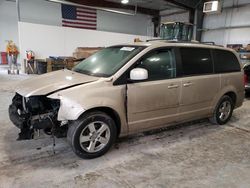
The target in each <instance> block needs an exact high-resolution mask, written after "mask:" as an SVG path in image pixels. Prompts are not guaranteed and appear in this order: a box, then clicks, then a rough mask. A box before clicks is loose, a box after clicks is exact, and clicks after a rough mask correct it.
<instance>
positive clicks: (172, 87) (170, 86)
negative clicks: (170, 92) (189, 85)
mask: <svg viewBox="0 0 250 188" xmlns="http://www.w3.org/2000/svg"><path fill="white" fill-rule="evenodd" d="M178 87H179V86H178V85H169V86H168V89H174V88H178Z"/></svg>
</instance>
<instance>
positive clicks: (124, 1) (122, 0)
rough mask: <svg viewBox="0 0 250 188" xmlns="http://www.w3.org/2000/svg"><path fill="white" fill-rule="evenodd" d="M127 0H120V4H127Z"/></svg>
mask: <svg viewBox="0 0 250 188" xmlns="http://www.w3.org/2000/svg"><path fill="white" fill-rule="evenodd" d="M128 2H129V0H121V3H122V4H128Z"/></svg>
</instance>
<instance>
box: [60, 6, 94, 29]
mask: <svg viewBox="0 0 250 188" xmlns="http://www.w3.org/2000/svg"><path fill="white" fill-rule="evenodd" d="M62 26H63V27H74V28H80V29H93V30H96V10H95V9H88V8H83V7H78V6H72V5H64V4H62Z"/></svg>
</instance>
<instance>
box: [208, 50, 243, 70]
mask: <svg viewBox="0 0 250 188" xmlns="http://www.w3.org/2000/svg"><path fill="white" fill-rule="evenodd" d="M213 56H214V69H215V72H216V73H224V72H235V71H240V65H239V62H238V59H237V58H236V56H235V55H234V54H233V53H232V52H229V51H226V50H213Z"/></svg>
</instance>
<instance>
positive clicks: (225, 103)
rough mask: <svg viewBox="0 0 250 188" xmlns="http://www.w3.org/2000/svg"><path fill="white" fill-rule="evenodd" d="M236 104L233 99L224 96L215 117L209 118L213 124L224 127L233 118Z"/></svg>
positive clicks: (216, 109)
mask: <svg viewBox="0 0 250 188" xmlns="http://www.w3.org/2000/svg"><path fill="white" fill-rule="evenodd" d="M233 109H234V102H233V100H232V98H231V97H229V96H228V95H224V96H223V97H221V99H220V101H219V102H218V104H217V105H216V107H215V110H214V113H213V117H211V118H209V120H210V122H211V123H212V124H217V125H224V124H226V123H227V122H228V121H229V120H230V118H231V117H232V113H233Z"/></svg>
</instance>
